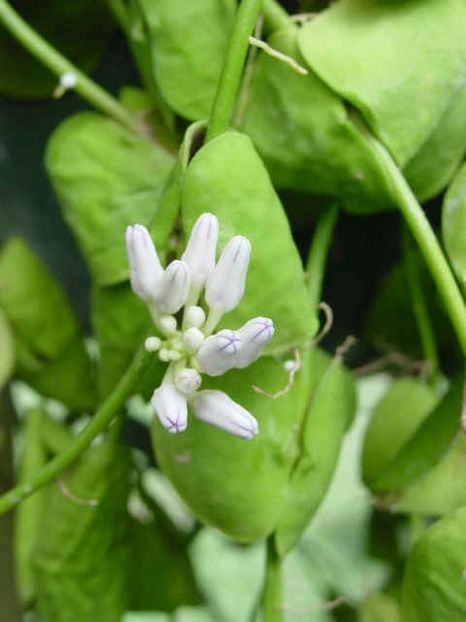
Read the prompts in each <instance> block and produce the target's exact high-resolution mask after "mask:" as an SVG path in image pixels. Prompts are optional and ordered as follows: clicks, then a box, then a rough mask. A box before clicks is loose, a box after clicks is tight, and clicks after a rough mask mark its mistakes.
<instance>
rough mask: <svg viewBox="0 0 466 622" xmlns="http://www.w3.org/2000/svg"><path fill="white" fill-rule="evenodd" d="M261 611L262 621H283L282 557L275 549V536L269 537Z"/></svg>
mask: <svg viewBox="0 0 466 622" xmlns="http://www.w3.org/2000/svg"><path fill="white" fill-rule="evenodd" d="M261 611H262V622H281V621H282V620H283V609H282V568H281V558H280V557H279V555H278V553H277V551H276V549H275V543H274V539H273V536H269V537H268V538H267V552H266V560H265V577H264V587H263V590H262V597H261Z"/></svg>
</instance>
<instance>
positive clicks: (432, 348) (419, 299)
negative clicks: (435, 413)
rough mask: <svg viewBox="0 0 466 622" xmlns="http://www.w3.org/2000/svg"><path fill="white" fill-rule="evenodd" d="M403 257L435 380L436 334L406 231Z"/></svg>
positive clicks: (416, 315)
mask: <svg viewBox="0 0 466 622" xmlns="http://www.w3.org/2000/svg"><path fill="white" fill-rule="evenodd" d="M403 257H404V265H405V271H406V279H407V282H408V289H409V293H410V296H411V306H412V310H413V313H414V317H415V319H416V324H417V327H418V330H419V337H420V339H421V345H422V352H423V356H424V359H425V360H426V361H427V362H428V363H429V377H430V378H431V379H432V380H434V378H435V376H436V374H437V371H438V368H439V360H438V352H437V344H436V341H435V333H434V330H433V327H432V322H431V319H430V314H429V309H428V306H427V301H426V297H425V295H424V292H423V290H422V285H421V275H420V274H419V266H418V263H417V261H416V255H415V252H414V248H413V244H412V241H411V235H410V234H409V232H408V231H407V230H406V229H405V230H404V232H403Z"/></svg>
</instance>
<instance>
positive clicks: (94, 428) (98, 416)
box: [0, 350, 153, 515]
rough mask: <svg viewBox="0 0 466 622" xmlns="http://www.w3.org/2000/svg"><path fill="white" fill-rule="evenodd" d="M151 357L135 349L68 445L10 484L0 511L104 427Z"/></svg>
mask: <svg viewBox="0 0 466 622" xmlns="http://www.w3.org/2000/svg"><path fill="white" fill-rule="evenodd" d="M152 358H153V355H151V354H148V353H146V352H145V351H144V350H141V351H140V352H138V354H137V355H136V356H135V358H134V360H133V362H132V363H131V365H130V366H129V367H128V369H127V371H126V373H125V375H124V376H123V377H122V378H121V380H120V382H119V383H118V384H117V386H116V387H115V389H114V390H113V392H112V393H111V394H110V395H109V397H108V398H107V399H106V400H105V401H104V403H103V404H102V406H101V407H100V408H99V409H98V411H97V412H96V413H95V415H94V417H93V418H92V419H91V420H90V422H89V423H88V424H87V426H86V427H85V428H84V430H83V431H82V432H81V434H79V436H77V437H76V438H75V439H74V441H73V442H72V443H71V444H70V446H69V447H67V448H66V449H65V451H63V452H62V453H60V454H58V455H57V456H56V457H55V458H54V459H53V460H51V461H50V462H49V463H47V464H46V465H45V467H43V468H42V469H41V470H40V471H39V472H38V473H37V474H36V475H35V476H34V477H33V478H32V479H31V480H30V481H29V482H25V483H22V484H20V485H19V486H16V487H15V488H12V489H11V490H9V491H8V492H7V493H5V494H4V495H2V496H1V497H0V515H2V514H4V513H5V512H8V511H9V510H11V509H13V508H14V507H15V506H16V505H18V503H20V502H21V501H22V500H23V499H26V498H27V497H29V495H32V493H34V492H35V491H36V490H39V488H42V487H43V486H45V485H46V484H48V483H49V482H51V481H52V480H53V479H55V478H56V477H57V476H58V475H59V474H60V473H61V472H62V471H63V470H64V469H66V467H68V466H69V465H70V464H72V463H73V462H74V461H75V460H76V459H77V458H78V457H79V456H80V455H81V454H82V453H83V451H84V450H85V449H87V448H88V447H89V445H90V444H91V443H92V441H93V440H94V439H95V437H96V436H97V435H98V434H100V433H101V432H103V431H104V430H105V429H106V428H107V426H108V425H109V424H110V423H111V421H112V420H113V419H114V417H115V416H116V414H117V413H118V411H119V410H120V408H121V407H122V406H123V404H124V403H125V401H126V400H127V399H128V397H130V395H131V393H132V391H133V389H134V386H135V385H136V382H137V380H138V378H139V377H140V374H141V373H143V371H144V370H145V369H146V368H147V366H148V365H149V363H150V361H151V360H152Z"/></svg>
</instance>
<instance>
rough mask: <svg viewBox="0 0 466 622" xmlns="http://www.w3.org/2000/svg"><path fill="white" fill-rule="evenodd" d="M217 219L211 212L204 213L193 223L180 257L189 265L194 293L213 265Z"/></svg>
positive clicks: (203, 281)
mask: <svg viewBox="0 0 466 622" xmlns="http://www.w3.org/2000/svg"><path fill="white" fill-rule="evenodd" d="M217 237H218V220H217V218H216V217H215V216H214V215H213V214H209V213H205V214H202V215H201V216H199V218H198V219H197V220H196V222H195V223H194V226H193V228H192V230H191V235H190V236H189V240H188V244H187V246H186V250H185V252H184V253H183V255H182V257H181V259H183V260H184V261H185V262H186V263H187V264H188V266H189V269H190V273H191V283H192V285H193V287H194V288H196V294H199V293H200V290H201V289H202V287H203V286H204V283H205V282H206V279H207V277H208V276H209V275H210V274H211V272H212V271H213V269H214V267H215V251H216V248H217Z"/></svg>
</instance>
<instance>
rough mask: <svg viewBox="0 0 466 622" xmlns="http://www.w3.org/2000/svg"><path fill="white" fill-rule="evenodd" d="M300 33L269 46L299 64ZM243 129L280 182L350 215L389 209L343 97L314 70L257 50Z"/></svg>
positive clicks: (274, 40) (293, 31)
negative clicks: (336, 202)
mask: <svg viewBox="0 0 466 622" xmlns="http://www.w3.org/2000/svg"><path fill="white" fill-rule="evenodd" d="M297 32H298V31H297V29H295V28H290V29H288V30H286V31H282V32H278V33H275V34H274V35H273V36H272V37H271V38H270V40H269V44H270V45H271V46H272V47H273V48H275V49H277V50H279V51H280V52H283V53H285V54H287V55H288V56H290V57H292V58H294V59H295V60H297V61H298V62H301V64H303V63H304V61H303V59H302V57H301V53H300V51H299V48H298V45H297V40H296V37H297ZM242 129H243V130H244V131H245V132H246V133H247V134H249V136H251V138H252V140H253V142H254V144H255V146H256V148H257V150H258V151H259V153H260V154H261V156H262V157H263V158H264V162H265V164H266V166H267V168H268V170H269V172H270V174H271V177H272V179H273V182H274V184H276V185H277V186H278V187H280V188H288V189H293V190H301V191H305V192H310V193H312V194H318V195H330V196H336V197H339V198H340V199H341V201H342V204H343V205H344V206H345V207H346V208H347V209H348V210H349V211H352V212H355V213H368V212H369V213H370V212H374V211H377V210H380V209H384V208H387V207H393V205H392V202H391V200H390V199H389V198H388V197H387V194H386V191H385V189H384V185H383V181H382V180H381V178H380V173H379V171H378V167H377V164H376V163H375V161H374V159H373V156H372V152H371V150H370V148H369V145H368V144H367V142H366V140H365V138H364V137H363V135H362V133H361V132H360V131H359V129H358V128H357V127H356V125H355V124H354V123H353V122H352V120H351V116H350V115H349V114H348V111H347V109H346V107H345V104H344V102H343V101H342V100H341V99H340V98H339V97H338V95H336V94H335V93H334V92H333V91H332V90H331V89H330V88H329V87H328V86H327V85H326V84H325V83H324V82H323V81H322V80H321V79H320V78H319V77H318V76H317V75H316V74H315V73H314V72H313V71H312V70H309V74H308V75H307V76H303V75H299V74H297V73H296V72H294V71H293V70H292V69H291V68H290V67H289V66H288V65H285V64H284V63H281V62H279V61H277V60H276V59H275V58H271V57H270V56H268V55H266V54H260V56H259V58H258V60H257V61H256V64H255V66H254V74H253V77H252V80H251V84H250V86H249V97H248V103H247V107H246V110H245V115H244V121H243V124H242Z"/></svg>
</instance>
